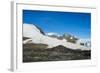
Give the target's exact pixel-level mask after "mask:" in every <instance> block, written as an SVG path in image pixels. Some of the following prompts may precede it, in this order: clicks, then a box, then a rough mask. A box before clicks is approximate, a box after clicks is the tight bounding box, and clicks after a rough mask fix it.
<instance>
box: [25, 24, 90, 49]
mask: <svg viewBox="0 0 100 73" xmlns="http://www.w3.org/2000/svg"><path fill="white" fill-rule="evenodd" d="M23 36H24V37H29V38H31V39H32V42H33V43H37V44H38V43H42V44H47V45H48V48H52V47H56V46H58V45H62V46H65V47H67V48H70V49H81V50H90V48H87V47H85V46H81V45H79V44H73V43H70V42H67V41H66V40H65V39H63V40H59V39H57V38H52V37H48V36H45V35H43V34H41V33H40V30H39V29H38V28H36V27H35V25H33V24H23Z"/></svg>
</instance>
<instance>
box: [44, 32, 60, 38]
mask: <svg viewBox="0 0 100 73" xmlns="http://www.w3.org/2000/svg"><path fill="white" fill-rule="evenodd" d="M46 35H48V36H52V35H56V36H58V37H59V36H60V35H59V34H58V33H54V32H49V33H46Z"/></svg>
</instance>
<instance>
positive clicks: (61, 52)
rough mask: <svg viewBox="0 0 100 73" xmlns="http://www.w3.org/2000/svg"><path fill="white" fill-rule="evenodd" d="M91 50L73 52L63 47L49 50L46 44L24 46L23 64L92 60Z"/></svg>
mask: <svg viewBox="0 0 100 73" xmlns="http://www.w3.org/2000/svg"><path fill="white" fill-rule="evenodd" d="M90 58H91V51H90V50H87V51H86V50H85V51H82V50H72V49H70V48H66V47H64V46H62V45H59V46H56V47H53V48H47V45H45V44H33V43H29V44H24V45H23V62H24V63H25V62H39V61H65V60H82V59H90Z"/></svg>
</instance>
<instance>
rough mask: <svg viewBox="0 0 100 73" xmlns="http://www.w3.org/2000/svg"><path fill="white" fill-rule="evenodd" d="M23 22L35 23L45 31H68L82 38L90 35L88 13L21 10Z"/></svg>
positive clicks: (61, 32) (89, 15) (89, 16)
mask: <svg viewBox="0 0 100 73" xmlns="http://www.w3.org/2000/svg"><path fill="white" fill-rule="evenodd" d="M23 23H29V24H35V25H37V26H38V27H40V28H41V29H42V30H43V31H44V32H45V33H48V32H55V33H58V34H60V35H62V34H63V33H69V34H72V35H75V36H77V37H79V38H84V39H87V38H88V39H89V38H90V37H91V36H90V35H91V14H90V13H76V12H56V11H36V10H23Z"/></svg>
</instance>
